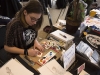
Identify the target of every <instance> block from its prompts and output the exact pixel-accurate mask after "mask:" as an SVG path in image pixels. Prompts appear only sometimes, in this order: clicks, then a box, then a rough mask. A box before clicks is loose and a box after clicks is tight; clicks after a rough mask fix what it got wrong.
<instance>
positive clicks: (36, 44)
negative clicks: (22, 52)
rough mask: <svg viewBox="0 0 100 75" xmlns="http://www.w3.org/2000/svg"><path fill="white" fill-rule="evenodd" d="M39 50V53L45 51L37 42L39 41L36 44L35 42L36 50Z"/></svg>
mask: <svg viewBox="0 0 100 75" xmlns="http://www.w3.org/2000/svg"><path fill="white" fill-rule="evenodd" d="M36 48H37V49H38V50H39V51H42V52H43V51H44V48H43V46H42V45H41V44H40V43H39V42H38V41H37V40H35V42H34V49H36Z"/></svg>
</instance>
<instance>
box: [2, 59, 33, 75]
mask: <svg viewBox="0 0 100 75" xmlns="http://www.w3.org/2000/svg"><path fill="white" fill-rule="evenodd" d="M0 75H34V73H32V72H31V71H29V70H28V69H26V68H25V67H24V66H23V65H22V64H20V63H19V62H17V61H16V60H14V59H11V60H10V61H8V62H7V63H6V64H5V65H4V66H2V67H1V68H0Z"/></svg>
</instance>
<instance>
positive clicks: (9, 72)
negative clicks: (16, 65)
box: [6, 67, 14, 75]
mask: <svg viewBox="0 0 100 75" xmlns="http://www.w3.org/2000/svg"><path fill="white" fill-rule="evenodd" d="M6 71H7V73H8V75H14V74H13V73H12V72H11V69H10V68H9V67H6Z"/></svg>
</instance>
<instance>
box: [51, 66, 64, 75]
mask: <svg viewBox="0 0 100 75" xmlns="http://www.w3.org/2000/svg"><path fill="white" fill-rule="evenodd" d="M52 71H53V73H54V74H56V75H64V72H63V71H59V70H58V69H57V68H56V67H54V66H53V67H52Z"/></svg>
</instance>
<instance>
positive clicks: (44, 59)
mask: <svg viewBox="0 0 100 75" xmlns="http://www.w3.org/2000/svg"><path fill="white" fill-rule="evenodd" d="M55 55H56V53H55V52H53V51H49V52H48V53H47V54H46V55H45V56H43V57H42V58H40V59H39V62H40V63H41V64H45V63H46V62H48V61H49V60H50V59H51V58H52V57H54V56H55Z"/></svg>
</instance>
